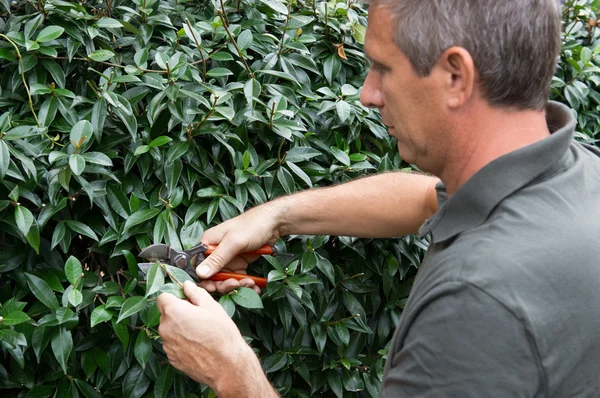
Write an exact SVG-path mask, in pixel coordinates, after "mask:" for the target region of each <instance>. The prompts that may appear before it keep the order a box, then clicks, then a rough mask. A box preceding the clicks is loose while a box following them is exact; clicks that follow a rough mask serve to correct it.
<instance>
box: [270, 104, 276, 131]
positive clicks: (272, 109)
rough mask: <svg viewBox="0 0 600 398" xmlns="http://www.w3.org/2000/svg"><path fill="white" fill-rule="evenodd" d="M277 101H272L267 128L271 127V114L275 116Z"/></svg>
mask: <svg viewBox="0 0 600 398" xmlns="http://www.w3.org/2000/svg"><path fill="white" fill-rule="evenodd" d="M276 104H277V102H275V101H273V105H271V114H270V115H269V128H270V129H272V128H273V116H275V105H276Z"/></svg>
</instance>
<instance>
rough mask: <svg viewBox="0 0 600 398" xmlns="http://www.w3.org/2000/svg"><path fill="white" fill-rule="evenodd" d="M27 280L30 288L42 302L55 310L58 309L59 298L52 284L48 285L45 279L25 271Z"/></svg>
mask: <svg viewBox="0 0 600 398" xmlns="http://www.w3.org/2000/svg"><path fill="white" fill-rule="evenodd" d="M25 280H26V281H27V286H29V290H31V292H32V293H33V295H34V296H35V297H36V298H37V299H38V300H40V301H41V302H42V304H44V305H45V306H46V307H48V308H50V309H51V310H53V311H56V310H57V309H58V300H57V299H56V296H55V295H54V292H53V291H52V289H51V288H50V286H48V284H47V283H46V282H45V281H44V280H42V279H40V278H38V277H37V276H35V275H32V274H28V273H25Z"/></svg>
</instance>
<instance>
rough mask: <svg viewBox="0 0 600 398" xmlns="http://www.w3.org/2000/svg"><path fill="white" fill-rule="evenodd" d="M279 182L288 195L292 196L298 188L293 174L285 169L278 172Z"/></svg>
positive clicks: (281, 168)
mask: <svg viewBox="0 0 600 398" xmlns="http://www.w3.org/2000/svg"><path fill="white" fill-rule="evenodd" d="M277 180H278V181H279V183H280V184H281V186H282V187H283V190H284V191H285V192H286V193H288V194H290V193H292V192H294V190H295V187H296V183H295V182H294V177H292V174H291V173H290V172H289V171H287V170H286V169H285V168H283V167H280V168H279V170H277Z"/></svg>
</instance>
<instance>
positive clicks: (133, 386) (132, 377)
mask: <svg viewBox="0 0 600 398" xmlns="http://www.w3.org/2000/svg"><path fill="white" fill-rule="evenodd" d="M121 385H122V386H123V398H141V397H142V395H144V393H145V392H146V391H147V390H148V387H149V386H150V378H148V376H146V374H145V373H144V370H143V369H142V368H141V367H139V366H138V365H135V366H133V367H132V368H131V369H129V372H127V374H126V375H125V377H124V379H123V382H122V383H121ZM182 397H183V395H182Z"/></svg>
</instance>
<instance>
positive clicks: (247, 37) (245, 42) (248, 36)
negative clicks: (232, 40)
mask: <svg viewBox="0 0 600 398" xmlns="http://www.w3.org/2000/svg"><path fill="white" fill-rule="evenodd" d="M252 40H253V37H252V32H251V31H250V30H249V29H246V30H244V31H242V33H240V35H239V36H238V38H237V44H238V47H239V48H240V50H241V51H244V50H246V49H247V48H249V47H250V46H251V45H252Z"/></svg>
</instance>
